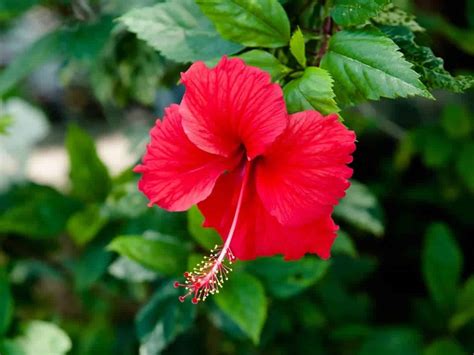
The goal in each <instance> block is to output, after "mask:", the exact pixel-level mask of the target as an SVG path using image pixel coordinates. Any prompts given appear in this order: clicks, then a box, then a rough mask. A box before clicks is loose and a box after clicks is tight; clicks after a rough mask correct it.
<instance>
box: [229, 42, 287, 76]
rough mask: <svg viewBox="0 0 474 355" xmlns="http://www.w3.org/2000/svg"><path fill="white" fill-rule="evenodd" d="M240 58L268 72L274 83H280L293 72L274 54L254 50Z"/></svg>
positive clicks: (241, 55)
mask: <svg viewBox="0 0 474 355" xmlns="http://www.w3.org/2000/svg"><path fill="white" fill-rule="evenodd" d="M238 57H239V58H240V59H243V61H244V62H245V63H246V64H247V65H251V66H253V67H257V68H260V69H262V70H265V71H266V72H268V73H269V74H270V75H271V77H272V80H273V81H278V80H280V79H282V78H284V77H285V76H286V75H287V74H289V73H290V72H291V69H290V68H288V67H287V66H286V65H283V64H282V63H281V62H280V61H279V60H278V59H277V58H275V57H274V56H273V55H272V54H270V53H268V52H266V51H262V50H260V49H253V50H251V51H248V52H245V53H242V54H240V55H238Z"/></svg>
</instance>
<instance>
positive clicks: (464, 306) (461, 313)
mask: <svg viewBox="0 0 474 355" xmlns="http://www.w3.org/2000/svg"><path fill="white" fill-rule="evenodd" d="M473 319H474V276H471V277H470V278H469V279H468V280H467V281H466V283H465V284H464V287H463V289H462V290H461V292H460V294H459V297H458V301H457V306H456V312H455V314H454V315H453V316H452V318H451V320H450V323H449V325H450V328H451V329H453V330H455V331H456V330H458V329H459V328H461V327H463V326H464V325H466V324H467V323H468V322H470V321H471V320H473Z"/></svg>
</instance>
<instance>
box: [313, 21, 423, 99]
mask: <svg viewBox="0 0 474 355" xmlns="http://www.w3.org/2000/svg"><path fill="white" fill-rule="evenodd" d="M321 67H322V68H324V69H326V70H328V71H329V73H330V74H331V76H332V77H333V79H334V81H335V84H334V91H335V93H336V97H337V100H336V101H337V102H338V103H340V104H356V103H358V102H362V101H365V100H366V99H370V100H378V99H380V98H381V97H387V98H395V97H407V96H411V95H420V96H423V97H427V98H432V96H431V94H430V93H429V92H428V91H427V90H426V88H425V86H424V85H423V84H422V83H421V81H420V80H419V75H418V74H417V73H416V72H415V71H414V70H413V69H412V65H411V64H410V63H409V62H407V61H406V60H405V59H404V58H403V55H402V53H400V51H399V48H398V47H397V45H396V44H395V43H394V42H393V41H392V40H391V39H389V38H387V37H385V36H384V35H383V34H382V33H381V32H380V31H378V30H375V29H373V28H366V29H360V30H343V31H340V32H338V33H336V34H335V35H334V36H333V37H331V39H330V40H329V48H328V52H327V53H326V54H325V55H324V57H323V59H322V61H321Z"/></svg>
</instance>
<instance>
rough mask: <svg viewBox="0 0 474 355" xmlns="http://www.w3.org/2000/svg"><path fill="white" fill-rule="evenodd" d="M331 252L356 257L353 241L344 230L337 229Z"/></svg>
mask: <svg viewBox="0 0 474 355" xmlns="http://www.w3.org/2000/svg"><path fill="white" fill-rule="evenodd" d="M331 253H332V254H345V255H349V256H352V257H354V258H355V257H357V249H356V247H355V244H354V242H353V241H352V239H351V238H350V237H349V235H348V234H347V233H346V232H343V231H341V230H339V231H338V232H337V238H336V240H335V241H334V244H333V246H332V248H331Z"/></svg>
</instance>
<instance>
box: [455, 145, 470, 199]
mask: <svg viewBox="0 0 474 355" xmlns="http://www.w3.org/2000/svg"><path fill="white" fill-rule="evenodd" d="M456 171H457V173H458V175H459V177H460V178H461V179H462V180H463V181H464V184H466V186H467V188H468V189H469V190H470V191H473V192H474V142H468V143H466V144H464V146H463V147H462V148H461V152H460V153H459V156H458V158H457V160H456Z"/></svg>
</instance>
